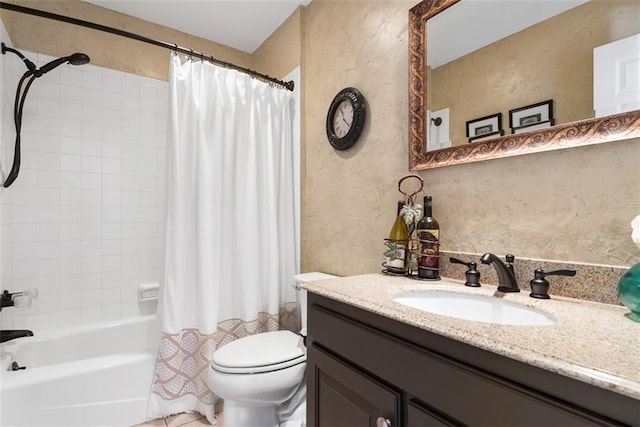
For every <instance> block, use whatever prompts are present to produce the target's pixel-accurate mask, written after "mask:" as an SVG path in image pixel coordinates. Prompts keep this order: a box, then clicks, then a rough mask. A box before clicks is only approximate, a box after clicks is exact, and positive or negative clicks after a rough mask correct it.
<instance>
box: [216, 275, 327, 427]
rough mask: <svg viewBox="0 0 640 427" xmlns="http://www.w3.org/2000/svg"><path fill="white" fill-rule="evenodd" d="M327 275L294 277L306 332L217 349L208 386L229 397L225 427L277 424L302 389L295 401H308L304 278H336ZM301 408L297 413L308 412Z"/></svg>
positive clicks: (253, 338) (244, 340)
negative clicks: (280, 411) (282, 409)
mask: <svg viewBox="0 0 640 427" xmlns="http://www.w3.org/2000/svg"><path fill="white" fill-rule="evenodd" d="M336 277H337V276H332V275H330V274H325V273H318V272H313V273H303V274H297V275H295V276H294V278H295V280H296V290H297V292H298V302H299V304H300V319H301V323H302V330H301V332H300V335H298V334H295V333H293V332H291V331H273V332H265V333H261V334H256V335H251V336H248V337H245V338H240V339H237V340H235V341H233V342H231V343H229V344H227V345H225V346H223V347H220V348H219V349H218V350H216V351H215V352H214V353H213V358H212V360H211V368H210V369H209V371H208V373H207V385H208V387H209V389H210V390H211V391H212V392H213V393H215V394H216V395H218V396H219V397H221V398H222V399H224V409H223V413H224V425H225V427H249V426H265V427H267V426H269V427H276V426H278V416H277V411H276V410H277V406H278V405H280V404H282V403H283V402H286V401H287V400H289V399H291V398H292V397H294V395H296V393H298V394H297V395H296V396H295V397H296V399H295V400H296V401H298V400H300V402H302V403H304V402H305V396H304V395H300V394H301V393H305V390H306V389H305V388H304V387H301V386H303V385H304V384H302V383H303V381H304V378H305V377H304V373H305V369H306V365H307V364H306V360H307V352H306V349H305V347H304V344H303V338H302V336H303V335H304V336H306V326H307V296H306V291H305V290H304V289H302V288H301V287H300V284H301V283H302V282H309V281H314V280H325V279H335V278H336ZM304 412H305V411H304V408H302V410H296V411H295V413H296V414H304Z"/></svg>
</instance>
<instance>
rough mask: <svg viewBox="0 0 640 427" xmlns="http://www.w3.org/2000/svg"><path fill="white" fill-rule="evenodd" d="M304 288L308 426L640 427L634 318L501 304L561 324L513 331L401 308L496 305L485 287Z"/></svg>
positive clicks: (372, 279) (563, 301)
mask: <svg viewBox="0 0 640 427" xmlns="http://www.w3.org/2000/svg"><path fill="white" fill-rule="evenodd" d="M305 288H306V289H307V290H308V291H309V296H308V309H309V312H308V328H309V330H308V332H309V335H308V340H307V349H308V362H307V393H308V397H307V408H308V409H307V411H308V412H307V419H308V422H307V424H308V425H310V426H385V425H387V426H425V425H465V424H466V425H510V426H514V425H544V426H551V425H562V426H568V425H580V426H584V425H640V369H638V367H639V366H640V358H639V356H638V352H637V346H638V337H640V324H636V323H634V322H632V321H630V320H629V319H626V318H625V317H624V313H625V312H626V309H625V308H624V307H618V306H612V305H606V304H598V303H592V302H586V301H581V300H574V299H570V298H559V297H558V298H554V299H552V300H546V301H540V300H533V299H531V298H529V297H528V292H524V291H523V292H521V293H519V294H509V295H505V296H503V297H502V298H508V299H510V300H511V301H512V302H514V303H517V304H522V305H526V306H528V307H532V308H535V309H538V310H542V311H544V312H546V313H549V314H550V315H552V316H553V317H554V318H555V319H556V322H555V323H554V324H553V325H547V326H513V325H499V324H493V323H484V322H474V321H468V320H461V319H458V318H454V317H448V316H441V315H435V314H431V313H429V312H425V311H422V310H419V309H415V308H411V307H406V306H404V305H401V304H399V303H397V302H395V301H394V300H393V297H394V295H397V294H398V293H406V292H412V291H420V290H425V289H429V290H443V291H449V292H462V293H470V294H476V295H484V296H489V297H493V293H494V291H495V287H492V286H487V285H483V287H482V288H476V289H470V288H466V287H464V286H463V285H462V284H461V283H457V282H455V281H451V282H449V281H443V282H418V281H414V280H411V279H407V278H404V277H390V276H385V275H380V274H372V275H364V276H353V277H345V278H340V279H335V280H328V281H323V282H311V283H307V284H305ZM552 298H553V296H552ZM529 300H531V301H529Z"/></svg>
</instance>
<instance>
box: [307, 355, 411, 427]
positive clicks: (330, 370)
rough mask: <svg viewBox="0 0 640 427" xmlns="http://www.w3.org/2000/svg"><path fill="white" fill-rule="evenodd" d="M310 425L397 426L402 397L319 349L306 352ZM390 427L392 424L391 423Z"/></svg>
mask: <svg viewBox="0 0 640 427" xmlns="http://www.w3.org/2000/svg"><path fill="white" fill-rule="evenodd" d="M307 381H308V382H307V393H308V403H307V405H308V412H307V423H308V425H309V426H311V427H313V426H318V427H360V426H361V427H376V425H377V423H378V422H379V421H378V419H380V418H381V419H384V420H389V422H390V425H391V426H397V425H399V424H398V413H399V405H400V395H399V394H398V393H397V392H395V391H394V390H391V389H389V388H387V387H386V386H384V385H382V384H380V383H378V382H377V381H375V380H374V379H372V378H370V377H369V376H367V375H365V374H364V373H362V372H359V371H357V370H356V369H354V368H353V367H351V366H350V365H347V364H345V363H343V362H342V361H340V360H338V359H337V358H335V357H333V356H331V355H329V354H328V353H326V352H325V351H323V350H321V349H320V348H318V347H316V346H313V345H312V346H310V347H309V348H308V352H307ZM388 425H389V424H388Z"/></svg>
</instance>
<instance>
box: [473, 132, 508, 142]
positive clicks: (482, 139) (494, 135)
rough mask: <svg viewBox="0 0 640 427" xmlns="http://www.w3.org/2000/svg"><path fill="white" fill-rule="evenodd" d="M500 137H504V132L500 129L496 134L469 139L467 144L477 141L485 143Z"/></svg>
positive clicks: (486, 134)
mask: <svg viewBox="0 0 640 427" xmlns="http://www.w3.org/2000/svg"><path fill="white" fill-rule="evenodd" d="M502 135H504V131H503V130H502V129H500V130H499V131H498V132H492V133H485V134H482V135H479V136H476V137H473V138H469V143H472V142H477V141H486V140H487V139H491V138H497V137H499V136H502Z"/></svg>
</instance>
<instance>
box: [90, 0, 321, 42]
mask: <svg viewBox="0 0 640 427" xmlns="http://www.w3.org/2000/svg"><path fill="white" fill-rule="evenodd" d="M86 1H88V2H89V3H93V4H95V5H98V6H102V7H105V8H107V9H112V10H115V11H117V12H121V13H124V14H127V15H131V16H135V17H136V18H140V19H144V20H146V21H151V22H155V23H156V24H161V25H164V26H166V27H171V28H174V29H177V30H180V31H183V32H185V33H189V34H193V35H196V36H199V37H202V38H205V39H207V40H211V41H214V42H217V43H221V44H224V45H226V46H230V47H233V48H236V49H239V50H241V51H244V52H247V53H253V52H254V51H255V50H256V49H257V48H258V47H259V46H260V45H261V44H262V42H264V41H265V40H266V39H267V38H268V37H269V36H270V35H271V34H272V33H273V32H274V31H275V30H276V29H277V28H278V27H279V26H280V25H281V24H282V23H283V22H284V21H285V20H286V19H287V18H288V17H289V16H290V15H291V14H292V13H293V12H294V11H295V10H296V8H297V7H298V6H299V5H301V4H302V5H307V4H309V3H310V2H311V0H86ZM165 41H167V42H171V40H165Z"/></svg>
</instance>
